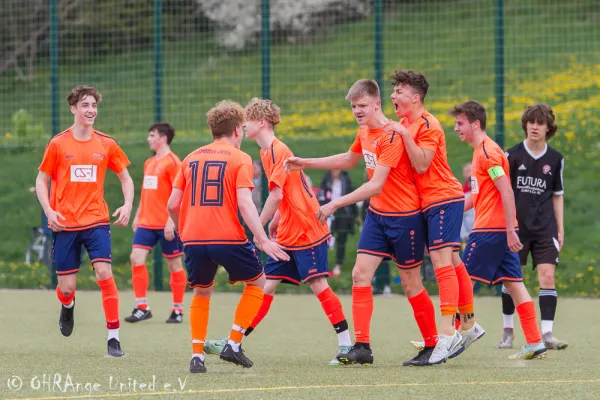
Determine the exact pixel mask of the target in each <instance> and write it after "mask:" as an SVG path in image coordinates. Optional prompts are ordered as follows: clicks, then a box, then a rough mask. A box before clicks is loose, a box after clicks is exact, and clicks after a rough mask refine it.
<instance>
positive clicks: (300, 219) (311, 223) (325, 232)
mask: <svg viewBox="0 0 600 400" xmlns="http://www.w3.org/2000/svg"><path fill="white" fill-rule="evenodd" d="M293 156H294V154H293V153H292V151H291V150H290V149H289V148H288V147H287V146H286V145H285V144H284V143H283V142H281V141H280V140H278V139H275V140H274V141H273V143H271V146H270V147H269V149H268V150H266V151H262V150H261V152H260V157H261V161H262V165H263V169H264V171H265V175H266V176H267V179H268V180H269V191H271V190H273V188H274V187H275V186H278V187H280V188H281V190H282V191H283V199H282V200H281V202H280V203H279V207H278V210H279V215H280V220H279V226H278V227H277V243H279V244H280V245H281V246H283V247H284V248H286V249H288V250H302V249H306V248H309V247H314V246H316V245H318V244H320V243H322V242H324V241H326V240H327V239H328V238H329V237H330V236H331V234H330V232H329V227H328V226H327V224H322V223H321V222H319V220H318V219H317V212H318V211H319V201H318V200H317V196H316V195H315V194H314V192H313V190H312V188H311V187H310V186H309V185H308V183H307V180H306V177H305V175H304V172H302V171H295V172H291V173H289V174H286V173H285V172H284V171H283V162H284V161H285V160H286V159H287V158H288V157H293Z"/></svg>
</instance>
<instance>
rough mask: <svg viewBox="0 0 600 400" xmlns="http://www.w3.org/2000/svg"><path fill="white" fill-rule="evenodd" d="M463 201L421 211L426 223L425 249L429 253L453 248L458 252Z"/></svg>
mask: <svg viewBox="0 0 600 400" xmlns="http://www.w3.org/2000/svg"><path fill="white" fill-rule="evenodd" d="M464 208H465V201H464V200H461V201H457V202H454V203H446V204H442V205H440V206H434V207H430V208H428V209H426V210H425V211H423V217H424V218H425V221H427V248H428V249H429V251H433V250H439V249H443V248H445V247H453V248H454V249H455V250H456V251H459V250H460V243H461V241H460V227H461V225H462V220H463V213H464Z"/></svg>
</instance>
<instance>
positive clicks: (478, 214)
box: [471, 137, 518, 232]
mask: <svg viewBox="0 0 600 400" xmlns="http://www.w3.org/2000/svg"><path fill="white" fill-rule="evenodd" d="M503 175H505V176H506V178H507V179H508V180H509V182H510V171H509V163H508V158H507V157H506V154H505V153H504V151H503V150H502V149H501V148H500V146H498V145H497V144H496V142H494V141H493V140H492V139H490V138H489V137H486V138H485V140H484V141H483V142H481V143H480V144H479V146H477V148H476V149H475V151H474V153H473V164H472V169H471V195H472V196H473V206H474V208H475V222H474V224H473V232H478V231H479V232H486V231H487V232H503V231H506V219H505V215H504V207H503V206H502V196H501V195H500V192H499V191H498V189H497V188H496V185H495V184H494V181H495V180H496V179H498V178H500V177H501V176H503ZM517 226H518V225H517V220H516V217H515V227H517Z"/></svg>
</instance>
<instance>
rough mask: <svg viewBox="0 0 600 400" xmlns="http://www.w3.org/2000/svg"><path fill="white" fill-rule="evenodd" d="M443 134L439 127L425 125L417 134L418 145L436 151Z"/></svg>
mask: <svg viewBox="0 0 600 400" xmlns="http://www.w3.org/2000/svg"><path fill="white" fill-rule="evenodd" d="M443 135H444V132H443V131H441V130H440V129H439V128H427V127H425V128H424V129H422V130H421V131H420V132H419V134H418V135H417V140H416V143H417V146H419V147H420V148H422V149H426V150H431V151H433V152H434V153H435V152H436V151H437V149H438V146H439V145H440V141H441V140H440V139H441V137H442V136H443Z"/></svg>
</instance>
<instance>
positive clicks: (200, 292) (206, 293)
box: [194, 285, 213, 299]
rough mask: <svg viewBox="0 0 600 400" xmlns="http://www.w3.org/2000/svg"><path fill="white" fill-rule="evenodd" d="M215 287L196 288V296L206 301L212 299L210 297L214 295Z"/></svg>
mask: <svg viewBox="0 0 600 400" xmlns="http://www.w3.org/2000/svg"><path fill="white" fill-rule="evenodd" d="M212 290H213V285H210V286H209V287H199V286H197V287H195V288H194V296H199V297H204V298H206V299H210V295H211V294H212Z"/></svg>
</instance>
